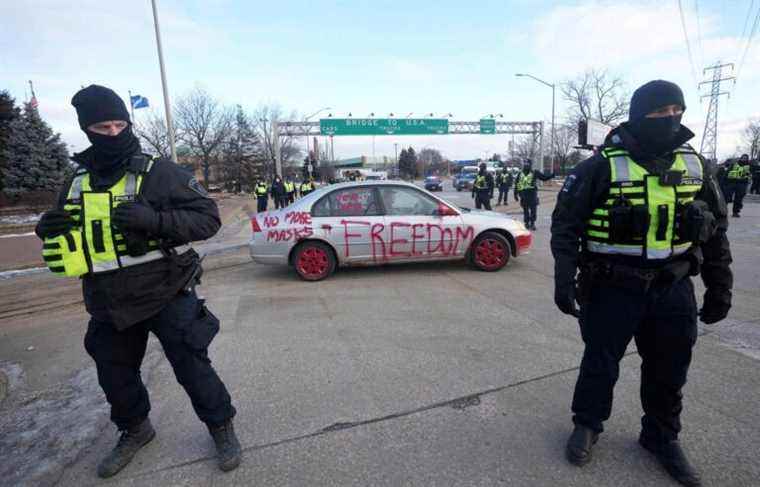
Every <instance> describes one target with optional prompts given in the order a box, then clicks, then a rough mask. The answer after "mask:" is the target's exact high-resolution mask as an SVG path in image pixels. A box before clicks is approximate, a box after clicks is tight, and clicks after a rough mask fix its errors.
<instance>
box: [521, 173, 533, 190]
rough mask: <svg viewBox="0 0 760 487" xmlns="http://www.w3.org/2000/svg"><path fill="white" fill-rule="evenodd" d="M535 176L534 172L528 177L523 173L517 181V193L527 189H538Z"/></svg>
mask: <svg viewBox="0 0 760 487" xmlns="http://www.w3.org/2000/svg"><path fill="white" fill-rule="evenodd" d="M535 179H536V178H535V175H534V174H533V171H531V172H529V173H528V174H527V175H526V174H525V173H524V172H521V173H520V175H519V176H518V179H517V191H525V190H526V189H532V188H535V187H536V181H535Z"/></svg>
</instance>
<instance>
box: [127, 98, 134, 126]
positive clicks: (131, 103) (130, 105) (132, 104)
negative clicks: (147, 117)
mask: <svg viewBox="0 0 760 487" xmlns="http://www.w3.org/2000/svg"><path fill="white" fill-rule="evenodd" d="M128 93H129V111H130V112H132V124H134V123H135V104H134V103H133V102H132V90H129V91H128Z"/></svg>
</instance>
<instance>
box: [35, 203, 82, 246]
mask: <svg viewBox="0 0 760 487" xmlns="http://www.w3.org/2000/svg"><path fill="white" fill-rule="evenodd" d="M75 225H76V222H75V221H74V219H73V218H72V217H71V214H70V213H69V212H68V211H66V210H57V209H56V210H49V211H46V212H45V213H43V214H42V217H41V218H40V221H39V222H38V223H37V226H36V227H35V228H34V233H36V234H37V236H38V237H40V238H43V239H44V238H49V237H57V236H58V235H63V234H64V233H68V232H69V231H71V229H72V228H74V226H75Z"/></svg>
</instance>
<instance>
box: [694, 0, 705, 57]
mask: <svg viewBox="0 0 760 487" xmlns="http://www.w3.org/2000/svg"><path fill="white" fill-rule="evenodd" d="M694 15H696V17H697V45H698V46H699V65H700V66H704V64H705V50H704V48H703V47H702V23H701V21H700V20H699V0H694Z"/></svg>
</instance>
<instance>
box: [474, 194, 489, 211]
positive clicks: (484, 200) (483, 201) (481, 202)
mask: <svg viewBox="0 0 760 487" xmlns="http://www.w3.org/2000/svg"><path fill="white" fill-rule="evenodd" d="M475 208H476V209H478V210H480V209H481V208H485V209H486V210H490V209H491V192H490V191H488V190H475Z"/></svg>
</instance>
